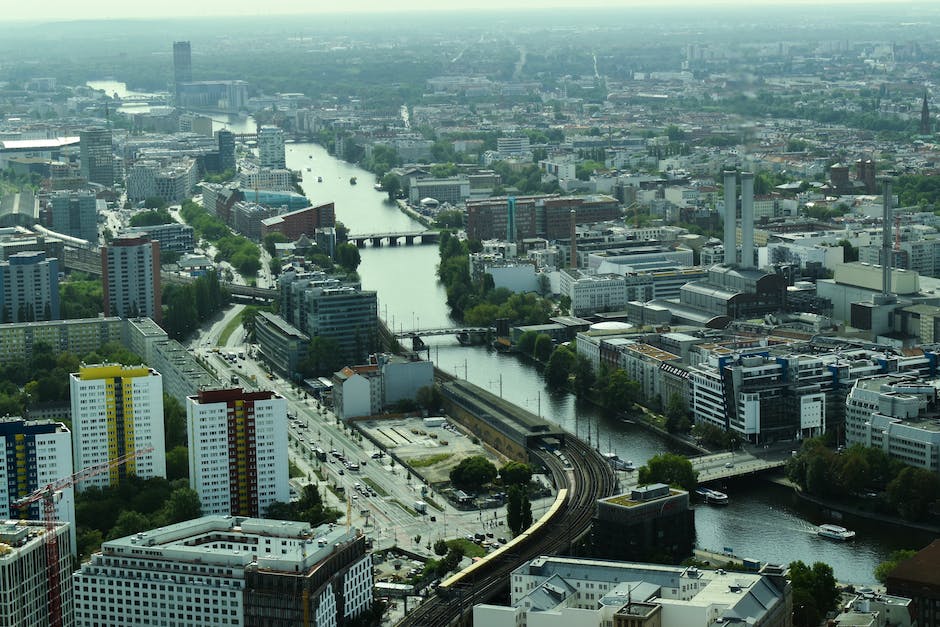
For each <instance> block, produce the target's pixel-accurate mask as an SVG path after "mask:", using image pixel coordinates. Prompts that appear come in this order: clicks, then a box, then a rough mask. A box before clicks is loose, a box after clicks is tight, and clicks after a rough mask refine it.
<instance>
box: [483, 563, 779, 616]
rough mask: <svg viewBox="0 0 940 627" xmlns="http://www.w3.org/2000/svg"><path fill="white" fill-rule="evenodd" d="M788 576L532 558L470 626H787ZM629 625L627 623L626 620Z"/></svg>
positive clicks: (774, 570)
mask: <svg viewBox="0 0 940 627" xmlns="http://www.w3.org/2000/svg"><path fill="white" fill-rule="evenodd" d="M786 573H787V571H786V569H785V568H783V567H781V566H775V565H770V564H768V565H767V566H765V567H764V568H763V569H762V570H761V572H760V573H740V572H725V571H723V570H715V571H711V570H705V571H702V570H698V569H697V568H695V567H682V566H665V565H660V564H644V563H635V562H616V561H608V560H592V559H579V558H568V557H545V556H542V557H537V558H535V559H533V560H531V561H529V562H526V563H525V564H523V565H522V566H519V567H518V568H516V569H515V570H514V571H513V572H512V575H511V578H510V582H509V586H510V604H509V605H508V606H499V605H489V604H480V605H476V606H474V608H473V623H474V624H475V625H486V626H487V627H518V626H519V625H526V627H557V626H559V625H569V626H572V627H575V626H576V627H611V626H612V625H628V626H632V625H646V626H650V627H652V626H653V625H656V626H658V627H699V626H701V627H709V626H711V625H724V624H738V623H740V624H746V625H753V626H754V627H785V626H789V625H790V624H791V620H792V617H791V613H792V592H791V589H790V584H789V582H788V581H787V580H786ZM631 619H632V621H631Z"/></svg>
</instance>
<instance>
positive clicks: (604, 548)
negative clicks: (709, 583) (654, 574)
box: [590, 483, 695, 564]
mask: <svg viewBox="0 0 940 627" xmlns="http://www.w3.org/2000/svg"><path fill="white" fill-rule="evenodd" d="M694 539H695V511H694V510H693V509H692V508H690V507H689V493H688V492H686V491H684V490H677V489H674V488H670V487H669V486H667V485H665V484H662V483H654V484H651V485H646V486H640V487H637V488H634V489H633V490H632V491H630V492H629V493H626V494H618V495H616V496H611V497H608V498H605V499H601V500H599V501H598V502H597V509H596V510H595V513H594V524H593V525H592V526H591V548H590V551H591V554H592V555H595V556H597V557H603V558H607V559H617V560H631V561H634V560H635V561H647V560H653V559H655V560H656V561H661V560H668V561H669V562H672V563H673V564H678V563H679V562H681V561H682V560H684V559H687V558H688V557H691V555H692V548H693V546H694Z"/></svg>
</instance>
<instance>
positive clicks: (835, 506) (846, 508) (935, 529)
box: [767, 477, 940, 535]
mask: <svg viewBox="0 0 940 627" xmlns="http://www.w3.org/2000/svg"><path fill="white" fill-rule="evenodd" d="M767 480H768V481H770V482H772V483H776V484H777V485H780V486H784V487H787V488H791V489H792V490H793V492H794V493H795V494H796V496H797V497H798V498H800V499H801V500H803V501H806V502H807V503H812V504H813V505H816V506H818V507H820V508H821V509H822V511H823V512H825V513H828V514H830V515H832V514H835V516H833V518H841V517H842V516H846V515H847V516H854V517H855V518H862V519H865V520H874V521H876V522H879V523H883V524H887V525H893V526H896V527H905V528H907V529H912V530H914V531H925V532H927V533H934V534H937V535H940V526H937V525H926V524H923V523H915V522H911V521H909V520H904V519H903V518H900V517H898V516H888V515H886V514H879V513H878V512H869V511H866V510H863V509H859V508H857V507H852V506H851V505H847V504H844V503H832V502H831V501H826V500H824V499H821V498H819V497H816V496H813V495H812V494H807V493H806V492H804V491H803V490H801V489H800V486H798V485H797V484H795V483H793V482H792V481H790V480H789V479H787V478H786V477H768V478H767Z"/></svg>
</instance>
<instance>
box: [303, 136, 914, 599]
mask: <svg viewBox="0 0 940 627" xmlns="http://www.w3.org/2000/svg"><path fill="white" fill-rule="evenodd" d="M287 166H288V167H289V168H291V169H294V170H301V171H302V173H303V176H304V181H303V184H302V186H303V188H304V191H305V192H306V193H307V195H308V197H309V198H310V199H311V200H313V201H314V202H328V201H332V202H335V203H336V216H337V219H339V220H341V221H342V222H343V223H344V224H346V226H348V227H349V229H350V231H351V232H352V233H369V232H382V231H395V230H410V229H419V228H421V225H420V224H419V223H418V222H416V221H414V220H412V219H411V218H410V217H408V216H406V215H404V214H403V213H401V212H400V211H399V210H398V209H397V208H396V206H395V205H393V204H391V203H389V202H388V201H387V199H386V196H385V194H383V193H381V192H378V191H375V190H374V189H373V187H372V183H373V182H374V177H373V176H372V175H371V174H370V173H369V172H366V171H364V170H362V169H361V168H358V167H356V166H354V165H351V164H349V163H345V162H343V161H340V160H338V159H335V158H333V157H331V156H330V155H329V154H328V153H327V152H326V150H325V149H324V148H322V147H320V146H318V145H316V144H306V143H304V144H301V143H297V144H288V146H287ZM307 168H309V169H310V170H309V171H307ZM318 176H321V177H323V181H322V182H319V183H318V182H317V177H318ZM352 176H355V177H357V178H358V185H350V184H349V179H350V177H352ZM360 252H361V257H362V265H361V266H360V268H359V274H360V276H361V277H362V283H363V287H364V288H365V289H372V290H376V291H377V292H378V296H379V312H380V315H381V316H382V317H383V318H384V319H385V320H386V322H387V323H388V324H389V326H394V328H396V329H404V330H407V329H409V328H419V329H431V328H444V327H448V326H451V325H454V324H455V323H454V321H453V320H451V318H450V317H449V315H448V312H447V306H446V303H445V298H446V294H445V292H444V289H443V287H442V286H441V285H440V284H439V283H438V282H437V277H436V275H435V269H436V266H437V262H438V255H437V247H436V246H398V247H394V248H393V247H381V248H363V249H362V250H361V251H360ZM428 343H429V345H430V346H431V349H430V356H431V359H432V360H434V361H435V363H436V364H437V366H438V367H440V368H442V369H444V370H446V371H448V372H451V373H454V374H456V375H457V376H459V377H466V378H467V379H469V380H470V381H471V382H473V383H475V384H477V385H479V386H481V387H483V388H486V389H488V390H490V391H492V392H493V393H495V394H502V396H503V397H504V398H506V399H508V400H510V401H512V402H514V403H516V404H518V405H520V406H522V407H525V408H527V409H529V410H530V411H532V412H536V413H539V414H541V415H542V416H543V417H545V418H547V419H549V420H552V421H554V422H556V423H557V424H559V425H561V426H563V427H564V428H566V429H567V430H569V431H570V432H572V433H576V434H578V435H579V436H580V437H582V438H583V439H586V440H587V439H590V440H591V441H592V442H594V443H595V445H596V446H598V447H599V448H600V449H601V450H602V451H605V452H606V451H613V452H616V453H617V454H619V455H620V457H621V458H622V459H625V460H632V461H634V462H635V463H636V464H637V465H638V466H639V465H641V464H643V463H644V462H645V461H646V460H647V459H648V458H649V457H651V456H652V455H655V454H657V453H660V452H663V451H670V450H675V449H674V447H673V446H672V445H670V444H668V443H666V442H663V440H662V439H660V438H659V437H658V436H654V435H652V434H650V433H649V432H647V431H645V430H643V429H642V428H639V427H637V426H635V425H632V424H627V423H623V422H621V421H619V420H616V419H609V418H606V417H605V416H603V415H602V414H600V412H598V411H597V410H596V408H595V407H593V406H591V405H588V404H585V403H582V402H580V401H578V400H577V399H576V398H575V397H574V396H573V395H570V394H558V393H552V392H549V391H548V390H547V389H546V388H545V385H544V383H543V381H542V379H541V377H540V374H539V372H538V370H537V368H536V367H535V366H534V365H533V364H531V363H530V362H528V361H527V360H525V359H523V358H520V357H517V356H514V355H506V354H502V353H497V352H495V351H492V350H489V349H487V348H484V347H463V346H460V345H459V344H457V342H456V341H455V340H454V339H453V338H452V337H451V336H442V337H437V338H431V339H430V340H429V342H428ZM727 489H728V492H729V496H730V497H731V504H730V505H728V506H726V507H720V508H719V507H709V506H697V510H696V514H695V519H696V533H697V543H698V546H699V547H700V548H703V549H707V550H711V551H717V552H722V551H723V550H724V549H725V548H728V549H732V551H733V552H734V553H735V554H736V555H738V556H740V557H749V558H754V559H759V560H761V561H769V562H777V563H788V562H790V561H793V560H803V561H804V562H807V563H812V562H814V561H817V560H822V561H825V562H827V563H829V564H831V565H832V567H833V569H834V571H835V574H836V577H837V578H838V579H840V580H841V581H846V582H853V583H860V584H870V583H873V582H874V577H873V570H874V568H875V566H876V565H877V564H878V563H879V562H881V561H882V560H884V559H885V558H886V557H887V556H888V554H889V553H890V552H891V551H892V550H895V549H898V548H921V547H922V546H925V545H926V544H927V543H928V542H929V541H930V540H931V539H932V538H931V537H929V536H927V535H926V534H915V533H911V532H909V531H905V530H899V529H895V528H893V527H888V526H884V525H878V524H872V523H870V522H868V521H855V520H847V521H845V522H844V523H843V524H845V525H846V526H849V527H850V528H852V529H854V530H856V531H857V532H858V539H857V540H856V541H854V542H852V543H849V544H840V543H836V542H831V541H827V540H824V539H821V538H819V537H818V536H816V534H815V529H816V525H818V524H821V523H825V522H833V521H832V520H831V519H829V518H826V517H824V516H822V515H821V514H820V512H819V511H818V508H816V507H815V506H812V505H809V504H806V503H804V502H802V501H800V500H799V499H797V498H796V496H795V495H794V494H793V493H792V491H791V490H789V489H786V488H782V487H780V486H776V485H774V484H770V483H769V482H765V481H761V480H756V481H739V482H735V483H733V484H731V485H729V486H728V488H727Z"/></svg>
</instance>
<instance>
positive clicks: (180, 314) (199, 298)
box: [163, 271, 229, 340]
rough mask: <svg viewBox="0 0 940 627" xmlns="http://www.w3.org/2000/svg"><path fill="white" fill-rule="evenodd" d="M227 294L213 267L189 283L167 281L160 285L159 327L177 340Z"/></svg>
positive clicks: (213, 311)
mask: <svg viewBox="0 0 940 627" xmlns="http://www.w3.org/2000/svg"><path fill="white" fill-rule="evenodd" d="M228 300H229V295H228V292H226V291H225V290H224V289H222V285H221V283H220V282H219V276H218V274H217V273H216V272H215V271H210V272H209V273H207V274H206V275H205V276H201V277H199V278H198V279H196V280H195V281H193V282H192V283H188V284H174V283H168V284H166V285H165V286H164V287H163V304H164V306H165V307H166V312H165V313H164V316H163V328H164V329H165V330H166V332H167V333H168V334H169V335H170V337H172V338H174V339H177V340H180V339H183V338H185V337H186V336H188V335H189V334H190V333H192V332H193V331H195V330H196V329H198V328H199V325H200V324H202V323H203V322H205V321H206V320H208V319H210V318H211V317H212V316H214V315H215V314H216V313H218V312H219V311H220V310H221V309H222V308H223V307H224V306H225V305H226V304H228Z"/></svg>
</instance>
